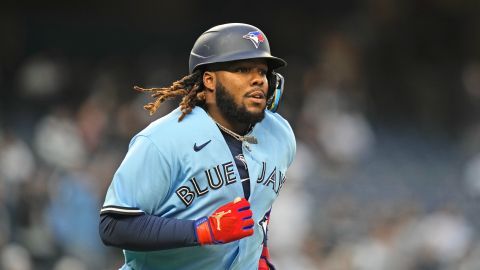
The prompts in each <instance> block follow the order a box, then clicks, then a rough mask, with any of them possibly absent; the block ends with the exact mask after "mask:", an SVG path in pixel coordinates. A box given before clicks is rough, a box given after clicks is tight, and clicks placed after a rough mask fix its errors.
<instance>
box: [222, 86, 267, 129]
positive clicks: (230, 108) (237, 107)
mask: <svg viewBox="0 0 480 270" xmlns="http://www.w3.org/2000/svg"><path fill="white" fill-rule="evenodd" d="M215 91H216V95H215V100H216V102H217V106H218V109H219V110H220V112H221V113H222V115H223V116H224V117H225V118H227V119H228V120H229V121H233V122H240V123H244V124H251V125H255V124H256V123H258V122H260V121H262V120H263V118H264V117H265V110H261V111H260V112H257V113H254V112H249V111H248V110H247V108H246V107H245V105H242V104H237V103H235V99H234V97H233V95H231V94H230V93H229V92H228V91H227V89H226V88H225V86H223V84H222V83H221V82H219V81H217V84H216V85H215Z"/></svg>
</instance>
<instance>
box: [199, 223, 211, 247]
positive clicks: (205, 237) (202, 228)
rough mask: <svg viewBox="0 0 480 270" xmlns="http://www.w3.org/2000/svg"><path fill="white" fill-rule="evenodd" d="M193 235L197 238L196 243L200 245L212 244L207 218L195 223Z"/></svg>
mask: <svg viewBox="0 0 480 270" xmlns="http://www.w3.org/2000/svg"><path fill="white" fill-rule="evenodd" d="M195 235H196V236H197V241H198V243H199V244H200V245H210V244H213V235H212V230H211V228H210V222H209V221H208V218H207V217H203V218H200V219H197V220H196V221H195Z"/></svg>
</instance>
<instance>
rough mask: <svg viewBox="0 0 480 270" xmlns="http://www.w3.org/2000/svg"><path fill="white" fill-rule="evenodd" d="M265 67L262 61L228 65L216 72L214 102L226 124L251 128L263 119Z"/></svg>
mask: <svg viewBox="0 0 480 270" xmlns="http://www.w3.org/2000/svg"><path fill="white" fill-rule="evenodd" d="M267 71H268V66H267V64H266V62H265V61H264V60H261V59H255V60H245V61H236V62H233V63H229V64H228V66H227V65H226V66H225V67H222V68H221V70H220V71H217V76H218V80H217V83H216V85H215V92H216V94H215V101H216V104H217V107H218V109H219V110H220V112H221V113H222V114H223V116H224V117H225V118H227V119H229V120H230V121H237V122H241V123H248V124H255V123H257V122H260V121H261V120H262V119H263V117H264V115H265V107H266V104H267V91H268V81H267V76H266V74H267Z"/></svg>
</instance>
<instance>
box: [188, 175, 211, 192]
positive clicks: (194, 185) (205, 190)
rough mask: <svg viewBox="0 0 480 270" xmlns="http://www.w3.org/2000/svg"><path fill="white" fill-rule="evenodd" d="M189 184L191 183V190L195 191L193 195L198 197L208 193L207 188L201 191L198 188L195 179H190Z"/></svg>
mask: <svg viewBox="0 0 480 270" xmlns="http://www.w3.org/2000/svg"><path fill="white" fill-rule="evenodd" d="M190 182H192V185H193V188H194V189H195V193H197V196H198V197H200V196H203V195H205V194H207V193H208V188H205V189H203V190H202V189H200V188H199V187H198V183H197V179H195V177H192V179H190Z"/></svg>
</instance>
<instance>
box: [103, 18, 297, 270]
mask: <svg viewBox="0 0 480 270" xmlns="http://www.w3.org/2000/svg"><path fill="white" fill-rule="evenodd" d="M285 65H286V62H285V61H284V60H282V59H280V58H277V57H274V56H272V55H271V54H270V47H269V43H268V40H267V38H266V36H265V35H264V34H263V33H262V31H260V30H259V29H258V28H256V27H254V26H252V25H248V24H240V23H230V24H223V25H218V26H215V27H213V28H211V29H209V30H208V31H206V32H205V33H203V34H202V35H201V36H200V37H199V38H198V39H197V41H196V42H195V44H194V46H193V49H192V51H191V53H190V61H189V75H187V76H185V77H184V78H182V79H181V80H179V81H177V82H174V83H173V84H172V85H171V86H170V87H165V88H152V89H143V88H140V87H135V89H137V90H139V91H142V92H151V93H152V97H154V98H156V99H155V101H154V102H152V103H149V104H147V105H145V109H147V110H149V111H150V113H151V114H152V113H154V112H155V111H156V110H157V108H158V107H159V106H160V104H161V103H162V102H163V101H165V100H166V99H169V98H173V97H176V96H183V99H182V101H181V102H180V106H179V107H178V108H177V109H175V110H173V111H172V112H170V113H169V114H167V115H166V116H164V117H162V118H160V119H158V120H156V121H154V122H153V123H151V124H150V125H149V126H148V127H146V128H145V129H144V130H142V131H141V132H139V133H138V134H137V135H135V136H134V137H133V139H132V140H131V142H130V145H129V149H128V152H127V154H126V156H125V158H124V160H123V162H122V163H121V165H120V166H119V168H118V170H117V171H116V173H115V175H114V176H113V180H112V182H111V184H110V187H109V189H108V191H107V194H106V198H105V202H104V204H103V207H102V209H101V212H100V215H101V219H100V236H101V238H102V240H103V242H104V243H105V244H106V245H109V246H115V247H119V248H122V249H123V250H124V256H125V264H124V265H123V266H122V268H121V269H135V270H140V269H142V270H147V269H222V270H223V269H274V268H273V265H272V264H271V262H270V257H269V255H268V248H267V246H266V236H267V225H268V220H269V213H270V210H271V208H272V204H273V202H274V200H275V198H276V197H277V196H278V194H279V192H280V190H281V189H282V186H283V185H284V183H285V174H286V171H287V168H288V167H289V166H290V164H291V163H292V160H293V158H294V155H295V150H296V144H295V137H294V134H293V132H292V129H291V127H290V125H289V124H288V122H287V121H286V120H285V119H284V118H282V117H281V116H280V115H279V114H278V113H276V112H275V111H276V110H277V108H278V104H279V101H280V97H281V95H282V92H283V77H282V76H281V75H280V74H278V73H276V72H275V70H276V69H277V68H280V67H282V66H285Z"/></svg>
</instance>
